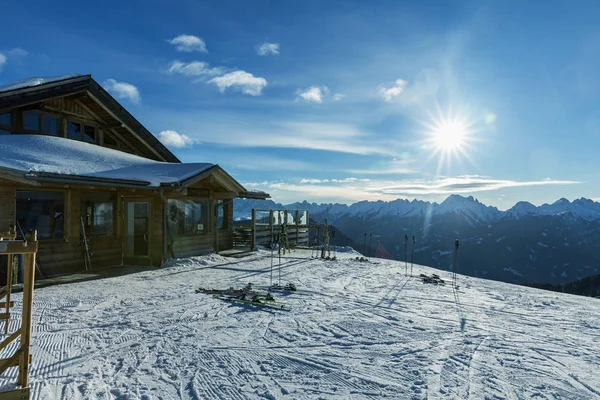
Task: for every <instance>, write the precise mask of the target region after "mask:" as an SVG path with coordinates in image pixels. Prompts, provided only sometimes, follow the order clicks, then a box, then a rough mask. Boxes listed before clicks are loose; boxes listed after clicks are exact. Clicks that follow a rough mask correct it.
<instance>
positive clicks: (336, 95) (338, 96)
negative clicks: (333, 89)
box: [333, 93, 346, 101]
mask: <svg viewBox="0 0 600 400" xmlns="http://www.w3.org/2000/svg"><path fill="white" fill-rule="evenodd" d="M344 97H346V95H345V94H341V93H336V94H334V95H333V101H340V100H341V99H343V98H344Z"/></svg>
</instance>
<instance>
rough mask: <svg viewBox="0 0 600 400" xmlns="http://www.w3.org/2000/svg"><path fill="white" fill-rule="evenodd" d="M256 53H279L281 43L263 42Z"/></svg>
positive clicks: (265, 54)
mask: <svg viewBox="0 0 600 400" xmlns="http://www.w3.org/2000/svg"><path fill="white" fill-rule="evenodd" d="M256 54H258V55H259V56H268V55H269V54H271V55H278V54H279V43H263V44H261V45H260V46H258V47H257V48H256Z"/></svg>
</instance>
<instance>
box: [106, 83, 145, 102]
mask: <svg viewBox="0 0 600 400" xmlns="http://www.w3.org/2000/svg"><path fill="white" fill-rule="evenodd" d="M103 85H104V88H105V89H106V90H108V91H109V92H111V93H113V94H114V95H115V96H116V97H117V98H119V99H129V100H131V101H132V102H133V103H135V104H138V103H139V102H140V100H141V96H140V92H139V90H138V88H136V87H135V86H133V85H132V84H131V83H126V82H117V81H116V80H114V79H107V80H105V81H104V84H103Z"/></svg>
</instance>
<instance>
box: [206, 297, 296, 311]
mask: <svg viewBox="0 0 600 400" xmlns="http://www.w3.org/2000/svg"><path fill="white" fill-rule="evenodd" d="M213 297H214V298H216V299H219V300H223V301H228V302H231V303H239V304H248V305H252V306H255V307H263V308H270V309H274V310H283V311H289V310H291V308H290V306H289V305H287V304H285V303H280V302H278V301H276V300H275V298H274V297H273V295H272V294H271V293H267V294H266V295H259V294H254V295H251V296H247V295H245V294H241V295H225V294H213Z"/></svg>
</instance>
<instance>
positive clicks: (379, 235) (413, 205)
mask: <svg viewBox="0 0 600 400" xmlns="http://www.w3.org/2000/svg"><path fill="white" fill-rule="evenodd" d="M252 208H256V209H302V210H308V211H309V215H310V219H311V220H312V221H313V222H315V223H323V220H324V219H325V218H327V219H328V222H329V223H330V224H332V225H333V226H334V227H335V229H336V230H338V231H339V232H340V235H338V237H340V238H343V239H338V243H336V244H339V245H348V246H352V247H354V248H355V249H356V250H358V251H361V252H363V253H364V254H365V255H369V253H372V250H369V249H374V248H375V246H376V244H377V240H379V241H380V242H381V243H382V244H383V245H384V246H385V247H386V248H387V249H388V251H389V252H390V253H391V254H392V255H393V256H394V257H396V259H398V260H405V259H407V258H409V259H410V257H412V256H411V253H412V236H415V241H416V244H415V249H414V262H416V263H419V264H425V265H431V266H434V267H437V268H440V269H451V268H452V265H453V253H454V250H455V249H454V241H455V239H459V243H460V247H459V250H458V251H459V254H458V269H459V271H460V272H461V273H464V274H468V275H472V276H478V277H485V278H490V279H495V280H500V281H505V282H511V283H547V284H565V283H568V282H572V281H574V280H577V279H582V278H585V277H587V276H590V275H594V274H598V273H600V203H597V202H595V201H593V200H590V199H586V198H580V199H577V200H574V201H572V202H571V201H569V200H567V199H564V198H563V199H560V200H558V201H556V202H554V203H552V204H543V205H541V206H535V205H533V204H531V203H528V202H523V201H522V202H519V203H517V204H515V206H514V207H512V208H510V209H508V210H506V211H500V210H498V209H497V208H496V207H491V206H487V205H485V204H483V203H481V202H479V201H478V200H477V199H475V198H473V197H472V196H469V197H463V196H459V195H451V196H449V197H448V198H447V199H446V200H445V201H443V202H442V203H440V204H437V203H431V202H426V201H420V200H412V201H408V200H401V199H398V200H394V201H390V202H385V201H361V202H358V203H354V204H352V205H346V204H339V203H329V204H317V203H308V202H306V201H304V202H297V203H292V204H286V205H283V204H280V203H275V202H274V201H272V200H264V201H263V200H236V201H235V203H234V218H235V219H236V220H243V219H247V218H249V217H250V215H251V210H252ZM405 235H407V236H408V237H409V238H410V240H409V243H408V245H407V250H408V251H407V253H408V254H405V244H404V241H405ZM371 241H372V243H369V242H371Z"/></svg>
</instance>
